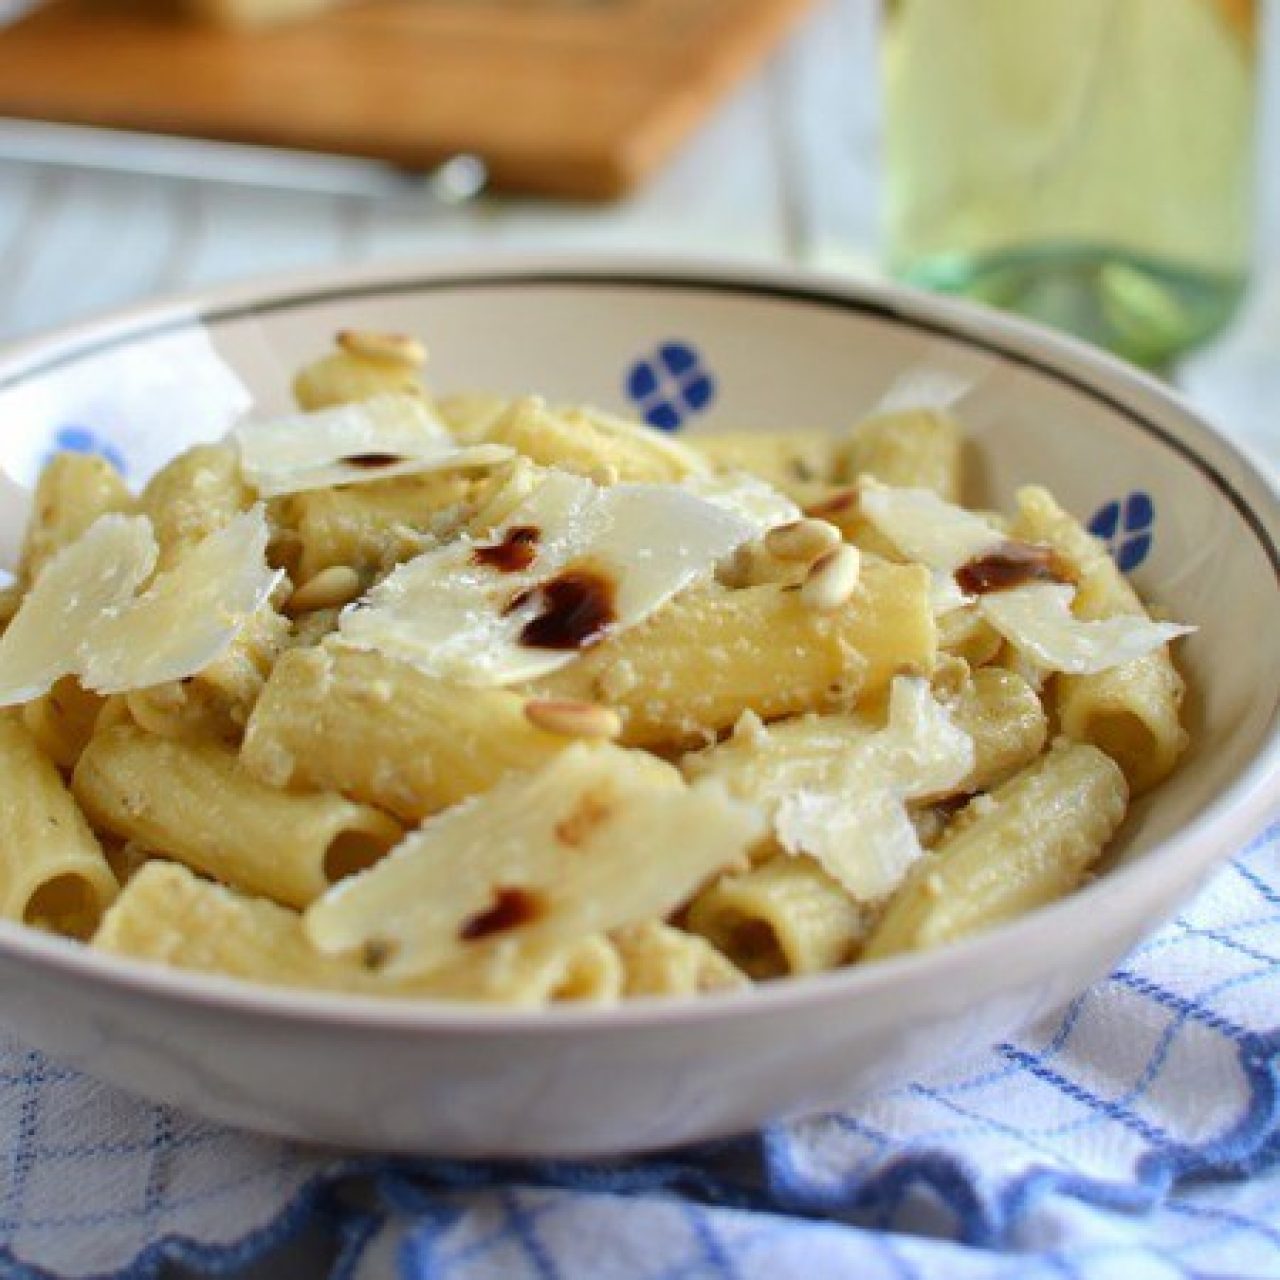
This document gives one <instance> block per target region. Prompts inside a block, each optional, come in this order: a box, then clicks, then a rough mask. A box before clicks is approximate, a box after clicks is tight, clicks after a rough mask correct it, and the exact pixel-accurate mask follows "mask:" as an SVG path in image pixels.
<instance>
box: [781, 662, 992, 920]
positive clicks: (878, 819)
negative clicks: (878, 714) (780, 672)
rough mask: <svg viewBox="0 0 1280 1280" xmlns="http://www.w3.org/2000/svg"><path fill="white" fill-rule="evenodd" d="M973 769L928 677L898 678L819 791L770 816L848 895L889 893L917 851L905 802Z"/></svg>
mask: <svg viewBox="0 0 1280 1280" xmlns="http://www.w3.org/2000/svg"><path fill="white" fill-rule="evenodd" d="M972 768H973V740H972V739H971V738H970V737H969V735H968V734H967V733H965V732H964V730H963V729H961V728H960V727H959V726H958V725H956V724H955V722H954V721H953V720H952V719H951V717H950V715H949V714H948V713H947V710H946V708H945V707H943V706H942V704H941V703H939V702H938V701H937V699H936V698H935V697H934V696H933V691H932V689H930V687H929V684H928V681H926V680H922V679H918V678H908V677H904V676H900V677H898V678H897V679H896V680H895V681H894V682H893V686H892V688H891V690H890V693H889V719H888V723H887V724H886V725H885V727H884V728H883V729H882V730H881V731H880V732H879V733H876V734H873V735H871V736H870V737H869V738H867V739H866V740H864V742H863V743H862V744H861V745H860V746H859V748H858V749H857V750H856V751H854V752H850V753H849V755H847V756H846V757H845V758H844V759H843V760H841V761H840V762H839V764H838V765H837V767H836V768H835V769H834V770H833V771H832V774H831V777H830V778H829V780H828V783H827V786H826V788H825V789H824V791H823V792H822V793H821V794H820V795H819V797H817V800H818V802H817V803H816V804H815V803H814V801H813V799H808V800H806V797H805V794H804V793H799V794H797V795H789V796H787V797H785V798H784V799H783V802H782V804H781V806H780V808H779V810H778V814H777V817H776V818H775V825H776V830H777V833H778V839H779V841H780V842H781V844H782V846H783V848H784V849H786V850H787V851H788V852H790V853H801V852H803V853H808V854H809V855H810V856H811V857H813V858H814V859H815V860H816V861H817V862H818V863H819V864H820V865H821V866H822V868H823V870H825V871H826V872H827V874H828V875H830V876H832V877H833V878H834V879H835V880H837V881H839V882H840V884H842V885H843V886H844V887H845V888H846V889H847V890H848V891H849V893H851V894H852V895H853V896H854V897H855V898H858V899H860V900H863V901H874V900H876V899H879V898H883V897H884V896H885V895H886V894H888V893H892V892H893V890H894V889H896V888H897V887H898V885H899V884H901V883H902V879H903V877H904V876H905V875H906V874H907V872H908V871H909V870H910V869H911V867H912V865H913V864H914V863H915V862H916V861H917V860H918V859H919V858H920V856H921V853H922V849H921V846H920V840H919V837H918V836H917V834H916V830H915V827H914V826H913V825H912V823H911V820H910V818H909V817H908V815H907V811H906V801H908V800H923V799H928V798H933V797H936V796H942V795H946V794H948V793H949V792H950V791H952V790H953V789H954V788H955V787H957V786H958V785H959V784H960V782H961V781H963V779H964V778H965V776H966V775H967V774H968V773H969V771H970V770H971V769H972Z"/></svg>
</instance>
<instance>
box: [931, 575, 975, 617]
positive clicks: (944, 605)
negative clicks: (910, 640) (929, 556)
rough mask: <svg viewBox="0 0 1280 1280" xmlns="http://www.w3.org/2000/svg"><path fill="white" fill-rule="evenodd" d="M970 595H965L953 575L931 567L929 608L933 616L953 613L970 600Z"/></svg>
mask: <svg viewBox="0 0 1280 1280" xmlns="http://www.w3.org/2000/svg"><path fill="white" fill-rule="evenodd" d="M972 599H973V598H972V597H971V596H967V595H965V593H964V592H963V591H961V590H960V584H959V583H958V582H956V579H955V575H954V574H952V573H944V572H942V570H940V569H933V570H931V571H930V575H929V608H930V609H932V610H933V616H934V617H935V618H941V617H942V616H943V615H944V614H948V613H954V612H955V611H956V610H957V609H963V608H964V606H965V605H967V604H970V603H971V602H972Z"/></svg>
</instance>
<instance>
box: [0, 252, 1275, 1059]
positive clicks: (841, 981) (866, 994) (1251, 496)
mask: <svg viewBox="0 0 1280 1280" xmlns="http://www.w3.org/2000/svg"><path fill="white" fill-rule="evenodd" d="M519 285H525V286H539V285H541V286H566V287H576V288H584V287H585V288H604V289H609V288H614V289H618V288H628V289H638V290H644V289H648V290H653V289H672V290H684V291H686V292H687V291H701V292H709V291H710V292H717V293H721V294H738V295H742V296H749V297H755V298H772V299H780V300H784V301H790V302H795V303H800V304H809V305H817V306H823V307H828V308H832V309H839V310H845V311H849V310H853V311H858V312H861V313H863V314H871V315H873V316H875V317H877V318H879V319H881V320H883V321H885V322H888V323H893V324H899V325H902V324H905V325H908V326H909V327H911V328H914V329H916V330H925V331H928V332H930V333H932V334H933V335H934V336H937V337H940V338H944V339H947V340H950V341H955V342H958V343H961V344H963V345H965V346H967V347H970V348H976V349H978V350H980V351H981V352H982V353H983V354H985V355H988V356H992V357H995V358H997V359H1002V360H1006V361H1010V362H1012V363H1014V364H1017V365H1019V366H1021V367H1023V368H1026V369H1029V370H1031V371H1032V372H1033V373H1034V374H1036V375H1038V376H1048V377H1050V378H1053V379H1054V380H1056V381H1058V382H1060V383H1066V384H1067V385H1069V386H1071V387H1072V388H1073V389H1075V390H1077V391H1079V392H1082V393H1084V394H1086V395H1089V396H1091V397H1092V398H1093V399H1095V400H1097V401H1099V402H1101V403H1103V404H1105V405H1107V406H1108V407H1109V408H1111V409H1112V410H1113V411H1115V412H1117V413H1118V414H1119V415H1121V416H1122V417H1124V418H1126V419H1128V420H1129V421H1131V422H1133V423H1135V425H1138V426H1141V427H1142V428H1143V429H1144V430H1146V431H1147V433H1148V434H1150V435H1152V436H1154V437H1155V438H1157V439H1158V440H1159V442H1160V443H1161V445H1162V446H1163V447H1165V448H1169V449H1172V450H1173V451H1174V452H1176V453H1178V454H1179V455H1180V456H1181V457H1182V458H1183V459H1184V460H1186V461H1188V462H1190V463H1191V464H1192V465H1193V466H1195V467H1196V468H1197V469H1198V470H1200V471H1201V472H1202V474H1204V475H1206V477H1207V478H1208V479H1209V481H1210V482H1211V483H1212V484H1213V485H1214V487H1215V488H1217V489H1218V490H1219V492H1220V493H1221V494H1222V495H1223V496H1224V497H1226V498H1227V500H1228V502H1229V503H1230V504H1231V505H1232V506H1233V507H1234V508H1235V510H1236V511H1237V512H1238V513H1239V514H1240V516H1241V517H1242V518H1243V520H1244V521H1245V523H1246V524H1247V525H1248V526H1249V527H1250V529H1251V530H1252V532H1253V533H1254V535H1255V537H1256V538H1257V540H1258V542H1259V544H1260V546H1261V548H1262V550H1263V552H1264V554H1265V555H1266V556H1267V558H1268V559H1269V561H1270V563H1271V565H1272V568H1273V571H1274V576H1275V583H1274V589H1275V590H1276V591H1277V592H1280V549H1278V548H1277V541H1280V483H1278V480H1277V478H1275V477H1273V476H1272V475H1270V474H1268V473H1267V472H1266V471H1265V470H1264V469H1263V468H1262V467H1261V466H1260V465H1258V464H1257V463H1255V462H1254V460H1253V459H1252V458H1251V457H1250V456H1249V455H1248V454H1247V453H1246V452H1245V450H1243V449H1242V448H1241V447H1240V446H1239V445H1237V444H1236V443H1235V442H1234V441H1231V440H1229V439H1227V438H1226V437H1225V436H1224V435H1222V434H1221V433H1220V432H1218V431H1217V430H1216V429H1215V428H1214V427H1213V426H1212V425H1210V424H1209V423H1208V422H1207V421H1206V420H1205V419H1204V418H1203V417H1201V415H1200V414H1199V413H1198V412H1197V411H1196V410H1195V409H1193V408H1192V407H1191V406H1190V405H1189V404H1188V403H1187V402H1186V401H1185V400H1183V399H1182V398H1181V397H1180V396H1178V395H1177V394H1175V393H1173V392H1172V391H1170V390H1169V389H1168V388H1167V387H1166V386H1164V385H1163V384H1162V383H1160V382H1159V381H1157V380H1156V379H1155V378H1154V377H1152V376H1151V375H1149V374H1146V373H1144V372H1142V371H1140V370H1138V369H1136V368H1134V367H1132V366H1130V365H1128V364H1126V363H1124V362H1123V361H1121V360H1119V359H1117V358H1115V357H1113V356H1111V355H1109V354H1107V353H1105V352H1103V351H1101V350H1099V349H1096V348H1094V347H1091V346H1089V345H1087V344H1086V343H1084V342H1081V341H1078V340H1076V339H1073V338H1070V337H1067V336H1065V335H1062V334H1058V333H1054V332H1052V331H1050V330H1047V329H1044V328H1042V327H1041V326H1039V325H1036V324H1033V323H1031V322H1029V321H1025V320H1022V319H1020V318H1018V317H1015V316H1010V315H1005V314H1002V313H997V312H995V311H993V310H990V309H988V308H985V307H980V306H977V305H975V304H972V303H968V302H965V301H961V300H957V299H954V298H946V297H939V296H936V295H931V294H925V293H923V292H921V291H919V290H915V289H911V288H908V287H906V286H901V285H897V284H890V283H881V282H876V281H866V280H854V279H850V278H849V277H847V276H839V275H836V274H834V273H828V272H816V271H811V270H804V269H797V268H791V267H780V266H773V265H762V264H757V263H753V262H744V261H742V260H740V259H739V260H722V259H715V258H707V257H670V256H663V257H655V256H651V255H632V254H625V255H619V254H594V253H503V254H492V253H489V254H483V255H481V254H473V255H449V256H448V257H443V256H436V255H427V256H424V255H416V256H414V257H411V258H407V259H401V260H393V261H386V262H380V263H377V264H372V265H360V266H357V267H328V268H321V269H307V270H295V271H289V272H282V273H273V274H270V275H263V276H255V277H252V278H250V279H248V280H243V281H236V282H233V283H231V284H228V285H222V286H219V287H215V288H205V289H195V290H189V291H186V292H183V293H180V294H176V295H173V296H171V297H168V298H162V299H158V300H155V301H151V302H144V303H140V304H137V305H134V306H130V307H128V308H123V309H117V310H112V311H108V312H106V313H104V314H102V315H100V316H96V317H91V318H89V319H87V320H84V321H81V322H78V323H76V324H74V325H70V326H63V327H60V328H57V329H54V330H51V331H48V332H45V333H40V334H36V335H34V336H32V337H29V338H26V339H24V340H22V341H21V342H18V343H15V344H8V345H7V346H6V347H5V348H3V349H0V391H3V390H5V389H8V388H10V387H12V386H15V385H17V384H20V383H22V382H25V381H27V380H28V379H31V378H34V377H39V376H43V375H46V374H49V373H52V372H54V371H56V370H57V369H58V368H60V367H63V366H65V365H68V364H71V363H74V362H76V361H78V360H82V359H85V358H88V357H90V356H93V355H97V354H102V353H105V352H107V351H109V350H111V349H112V348H115V347H124V346H128V345H129V344H130V343H133V342H136V341H139V340H142V339H146V338H149V337H155V336H159V335H161V334H163V333H166V332H175V331H180V330H183V329H190V328H196V329H199V328H200V327H202V326H203V325H204V324H205V323H206V322H207V321H215V322H216V321H226V320H232V319H236V318H242V317H254V316H257V317H266V316H270V315H271V314H274V313H276V312H281V311H289V310H298V309H300V308H305V307H306V306H308V305H317V304H320V303H331V302H339V301H342V300H344V299H347V300H353V301H354V300H358V299H359V298H362V297H363V298H373V297H387V296H395V295H397V294H400V295H408V294H413V293H421V292H428V291H442V290H448V289H453V290H468V289H469V290H472V291H474V290H476V289H479V288H485V287H489V288H495V287H503V288H506V287H515V286H519ZM1135 401H1141V402H1145V404H1144V407H1143V408H1142V409H1139V408H1138V407H1137V405H1136V404H1135ZM1170 424H1176V425H1175V426H1173V427H1172V429H1171V426H1170ZM1268 526H1270V528H1269V527H1268ZM1271 529H1274V530H1275V531H1276V533H1275V534H1274V535H1273V534H1272V532H1271ZM1278 782H1280V690H1277V693H1276V701H1275V702H1274V703H1273V706H1272V708H1271V712H1270V715H1269V719H1268V722H1267V725H1266V729H1265V736H1264V739H1263V741H1262V743H1261V745H1260V747H1259V749H1258V751H1257V753H1256V754H1255V756H1254V757H1253V758H1252V759H1251V760H1250V762H1249V764H1248V765H1247V766H1246V767H1245V769H1244V770H1243V771H1242V772H1241V774H1240V775H1239V776H1238V777H1237V778H1236V779H1235V780H1234V781H1233V782H1232V783H1231V784H1230V785H1229V786H1228V787H1226V788H1224V789H1223V790H1222V791H1220V792H1219V793H1218V794H1217V795H1215V796H1214V797H1213V798H1212V799H1211V800H1210V801H1209V803H1208V804H1207V805H1206V806H1205V808H1204V809H1203V810H1202V811H1201V812H1200V813H1199V814H1198V815H1197V816H1196V817H1195V818H1194V819H1193V820H1192V821H1191V822H1189V823H1188V824H1187V825H1186V826H1185V827H1184V828H1183V829H1182V830H1180V831H1179V832H1178V833H1177V834H1175V835H1174V836H1172V837H1170V838H1168V839H1166V840H1163V841H1161V842H1160V843H1158V844H1157V845H1156V846H1154V847H1153V848H1152V849H1151V850H1150V852H1149V853H1147V854H1146V855H1144V856H1143V857H1141V858H1138V859H1136V860H1135V861H1134V862H1132V863H1130V864H1128V865H1125V866H1122V867H1117V868H1114V869H1112V870H1111V871H1108V872H1107V873H1106V874H1105V875H1104V876H1102V877H1100V878H1099V879H1098V880H1097V881H1096V882H1094V883H1092V884H1090V885H1087V886H1084V887H1082V888H1080V889H1078V890H1076V891H1075V892H1074V893H1072V894H1070V895H1068V896H1067V897H1066V898H1063V899H1061V900H1059V901H1058V902H1056V903H1053V904H1051V905H1049V906H1046V907H1041V908H1038V909H1036V910H1034V911H1032V912H1030V913H1029V914H1028V915H1026V916H1023V917H1020V918H1019V919H1016V920H1013V921H1010V922H1008V923H1006V924H1003V925H999V926H997V927H995V928H993V929H991V930H989V931H987V932H985V933H982V934H979V935H977V936H975V937H973V938H969V939H966V940H964V941H961V942H957V943H953V944H951V945H948V946H946V947H942V948H939V949H937V950H935V951H928V952H922V953H918V954H910V955H904V956H899V957H894V958H891V959H887V960H881V961H877V962H876V963H875V964H870V965H866V966H858V965H854V966H851V967H848V968H844V969H837V970H832V971H830V972H826V973H821V974H814V975H808V976H804V977H796V978H788V979H785V980H781V981H779V982H776V983H769V984H761V985H759V986H755V987H752V988H749V989H747V990H745V991H735V992H727V993H719V994H716V993H712V994H707V995H703V996H699V997H698V998H697V999H693V1000H691V999H672V998H662V997H656V998H647V999H639V1000H633V1001H627V1002H624V1003H621V1004H619V1005H615V1006H606V1007H600V1006H574V1005H572V1004H566V1005H556V1006H551V1007H547V1008H532V1009H526V1008H511V1007H507V1006H488V1005H479V1004H466V1003H462V1002H449V1001H438V1000H426V999H424V1000H408V999H404V1000H398V999H389V998H386V997H378V996H371V995H352V994H342V993H324V992H310V991H305V990H301V989H291V988H286V987H270V986H266V985H261V984H257V983H252V982H248V981H244V980H239V979H234V978H228V977H220V976H216V975H206V974H199V973H192V972H189V971H184V970H178V969H170V968H167V967H165V966H162V965H158V964H154V963H150V962H147V961H141V960H131V959H125V958H123V957H117V956H112V955H105V954H103V953H100V952H95V951H92V950H90V949H89V948H88V947H86V946H84V945H83V944H80V943H76V942H72V941H70V940H68V939H63V938H56V937H50V936H48V935H45V934H42V933H39V932H38V931H36V930H34V929H30V928H27V927H25V926H22V925H19V924H17V923H15V922H11V921H3V920H0V955H4V956H7V957H9V958H11V959H13V960H15V961H18V962H20V963H26V964H31V965H35V966H39V967H43V968H47V969H52V970H56V971H59V972H61V973H63V974H65V975H67V976H75V977H77V978H79V979H82V980H87V981H88V982H89V983H90V984H94V983H98V984H102V985H105V986H109V987H112V988H116V989H120V990H121V991H122V992H126V993H128V994H131V995H135V996H144V997H151V998H154V999H156V1000H159V1001H163V1002H169V1003H174V1004H187V1005H193V1006H203V1007H204V1008H206V1009H211V1010H214V1011H219V1012H222V1013H224V1014H229V1015H238V1016H251V1017H259V1018H267V1019H270V1020H271V1021H273V1022H276V1023H280V1022H293V1023H297V1024H309V1025H312V1026H322V1025H329V1026H333V1027H335V1028H337V1027H348V1028H354V1027H363V1028H366V1029H368V1030H370V1031H373V1030H385V1031H404V1032H418V1033H430V1034H434V1035H441V1034H466V1035H474V1034H481V1035H486V1036H494V1035H497V1036H506V1035H511V1034H520V1035H522V1036H527V1037H530V1038H541V1037H545V1036H558V1035H560V1034H563V1033H567V1032H569V1031H576V1032H579V1033H591V1034H609V1033H612V1032H620V1031H622V1030H624V1029H627V1030H653V1029H658V1028H664V1027H677V1026H682V1025H685V1024H688V1023H690V1022H696V1023H700V1024H706V1025H707V1026H708V1027H709V1028H710V1027H711V1026H713V1025H714V1026H720V1025H722V1024H724V1023H727V1022H737V1021H742V1020H749V1019H754V1018H757V1017H762V1016H770V1015H773V1014H778V1013H783V1012H788V1011H794V1012H800V1011H803V1010H805V1009H809V1010H812V1009H814V1008H816V1007H820V1006H834V1005H837V1004H839V1005H844V1004H847V1003H851V1002H855V1001H858V1000H868V1001H872V1002H874V1001H877V1000H879V999H883V998H884V997H885V996H886V995H887V994H888V993H889V992H891V991H892V990H894V989H896V988H898V987H899V986H900V985H903V984H906V985H913V984H916V983H920V984H925V983H927V982H928V981H929V980H930V978H931V977H934V978H938V977H941V978H943V979H944V981H945V985H946V987H948V988H950V989H952V990H954V991H963V990H964V989H965V982H966V980H967V979H968V978H970V977H976V976H977V975H978V974H981V973H984V972H986V973H998V972H999V971H1000V970H1001V969H1004V970H1007V968H1008V966H1007V965H1005V964H1002V960H1003V958H1005V957H1006V956H1007V954H1008V953H1009V952H1010V951H1011V950H1012V951H1016V952H1017V953H1018V954H1033V953H1034V952H1035V951H1042V952H1044V953H1045V954H1054V953H1056V952H1057V950H1058V947H1059V946H1067V947H1068V948H1070V947H1071V946H1072V945H1073V944H1074V945H1077V946H1078V945H1079V942H1080V939H1082V938H1087V937H1089V936H1090V934H1091V932H1092V930H1091V929H1090V927H1089V926H1090V923H1091V922H1093V921H1094V920H1095V918H1096V917H1097V916H1098V914H1099V913H1098V910H1097V909H1098V907H1100V906H1101V905H1102V903H1103V895H1105V897H1106V899H1107V900H1110V901H1112V902H1114V901H1116V900H1120V901H1121V902H1123V903H1124V904H1125V911H1126V914H1128V915H1133V914H1135V913H1141V910H1142V903H1143V901H1146V900H1149V899H1150V898H1152V897H1154V896H1157V894H1156V892H1155V891H1156V890H1157V889H1158V886H1159V883H1160V882H1161V881H1162V880H1166V879H1168V878H1170V873H1171V872H1172V871H1174V870H1175V869H1176V870H1177V871H1178V872H1179V876H1178V879H1179V881H1180V882H1181V883H1186V884H1188V885H1191V884H1193V883H1194V882H1196V881H1198V880H1199V879H1201V878H1203V876H1205V875H1206V874H1207V873H1208V872H1209V871H1210V870H1211V869H1212V868H1213V867H1214V866H1215V865H1216V864H1217V863H1218V862H1219V861H1221V860H1223V859H1224V858H1225V857H1226V856H1227V855H1228V854H1229V853H1230V852H1232V851H1234V850H1235V849H1238V848H1239V847H1241V846H1242V845H1243V844H1244V843H1245V842H1246V841H1247V840H1248V839H1249V837H1250V836H1253V835H1256V834H1258V833H1259V831H1260V830H1261V829H1262V828H1263V827H1264V826H1265V825H1266V824H1267V822H1268V821H1269V820H1270V819H1271V818H1273V817H1276V816H1280V785H1277V783H1278ZM1187 892H1188V893H1189V892H1191V889H1190V888H1188V889H1187ZM1153 927H1154V925H1153ZM1031 972H1032V970H1031V969H1030V968H1028V969H1026V970H1024V973H1023V976H1026V975H1029V974H1030V973H1031Z"/></svg>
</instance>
